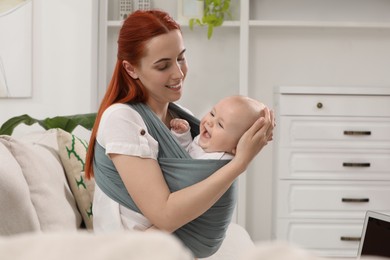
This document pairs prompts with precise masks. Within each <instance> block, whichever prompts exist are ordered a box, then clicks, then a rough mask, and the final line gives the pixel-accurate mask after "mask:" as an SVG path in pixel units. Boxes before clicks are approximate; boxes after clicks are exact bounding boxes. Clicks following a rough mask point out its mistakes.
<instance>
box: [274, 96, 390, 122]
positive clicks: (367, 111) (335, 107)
mask: <svg viewBox="0 0 390 260" xmlns="http://www.w3.org/2000/svg"><path fill="white" fill-rule="evenodd" d="M278 106H279V107H278V111H279V114H280V115H305V116H377V117H389V116H390V96H369V95H310V94H300V95H294V94H287V95H286V94H282V95H280V96H279V100H278Z"/></svg>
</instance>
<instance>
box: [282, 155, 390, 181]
mask: <svg viewBox="0 0 390 260" xmlns="http://www.w3.org/2000/svg"><path fill="white" fill-rule="evenodd" d="M275 162H276V166H275V170H276V172H277V176H278V178H279V179H290V180H291V179H306V180H307V179H311V180H314V179H317V180H320V179H322V180H324V179H325V180H326V179H327V180H370V181H373V180H389V181H390V149H389V150H368V149H351V150H344V149H302V148H301V149H299V148H293V149H291V148H280V149H278V151H277V160H276V161H275Z"/></svg>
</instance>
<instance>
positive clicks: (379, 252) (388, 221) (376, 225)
mask: <svg viewBox="0 0 390 260" xmlns="http://www.w3.org/2000/svg"><path fill="white" fill-rule="evenodd" d="M360 256H382V257H390V215H386V214H383V213H379V212H374V211H367V212H366V217H365V219H364V224H363V230H362V236H361V240H360V243H359V250H358V257H360Z"/></svg>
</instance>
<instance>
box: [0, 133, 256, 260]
mask: <svg viewBox="0 0 390 260" xmlns="http://www.w3.org/2000/svg"><path fill="white" fill-rule="evenodd" d="M33 129H35V130H34V131H31V132H30V133H23V134H21V133H15V134H13V135H11V136H9V135H0V207H1V210H0V237H1V240H0V248H1V246H2V245H3V246H4V248H13V246H12V244H13V243H14V244H26V245H27V244H29V246H28V247H26V246H23V248H24V250H22V251H21V250H20V247H15V248H14V249H15V250H16V251H14V252H8V253H9V254H11V255H12V253H18V254H21V253H22V252H25V253H26V255H25V256H28V255H30V256H31V254H29V253H28V251H29V250H28V249H29V248H30V249H31V250H32V248H36V249H38V248H39V247H40V245H42V248H41V249H42V252H44V251H45V250H44V248H47V247H48V245H50V247H53V248H56V247H61V246H60V245H58V244H64V243H65V244H67V246H66V247H68V249H70V248H72V245H73V246H77V245H78V244H79V243H80V241H84V240H90V241H91V243H94V244H96V245H98V244H99V243H102V241H107V246H105V247H103V248H106V249H107V250H108V251H109V250H110V248H111V247H114V246H113V245H112V246H111V244H112V241H115V240H117V239H118V238H121V239H123V241H129V243H134V244H137V243H136V242H135V241H137V240H140V241H145V240H149V241H155V242H154V244H155V246H156V247H155V248H156V249H157V248H158V249H159V250H146V251H148V252H153V253H154V254H155V256H156V255H158V257H159V258H158V259H163V258H161V257H162V251H163V249H166V248H169V247H167V246H164V247H162V246H161V245H163V244H164V243H162V242H161V241H162V240H164V241H166V240H167V241H166V242H167V244H170V245H171V246H172V249H174V250H173V251H175V250H176V252H177V251H180V250H178V249H181V250H182V252H181V253H183V252H184V253H183V254H186V253H187V254H188V252H187V251H186V250H185V249H184V247H182V246H181V244H180V242H179V241H177V240H176V238H174V237H173V236H172V235H166V236H164V235H161V234H160V235H156V234H150V233H149V232H144V233H148V234H139V233H138V232H136V233H135V234H134V232H119V234H115V235H114V234H94V233H93V214H92V200H93V191H94V185H95V184H94V182H93V181H90V180H86V179H85V178H84V172H83V169H84V160H85V155H86V150H87V146H88V143H87V141H86V140H88V134H89V131H83V130H82V129H81V131H80V129H79V131H77V129H76V131H74V132H72V133H68V132H66V131H64V130H62V129H59V128H58V129H49V130H39V129H37V128H34V127H33ZM23 131H25V130H23ZM23 131H22V132H23ZM16 132H17V131H16ZM158 233H162V232H158ZM228 236H229V238H232V239H226V240H225V241H226V242H225V243H224V244H226V245H223V246H222V247H221V250H220V251H219V252H218V253H216V254H215V255H213V256H211V257H209V258H208V259H224V260H228V259H237V255H235V256H233V255H234V253H235V252H242V250H244V251H245V249H246V248H250V247H253V244H254V243H253V242H252V240H251V239H250V237H249V235H248V233H247V232H246V231H245V229H243V228H242V227H240V226H239V225H237V224H234V223H232V224H231V227H229V230H228ZM148 237H149V239H148ZM71 238H72V239H73V240H74V242H73V243H69V242H65V241H70V240H72V239H71ZM114 238H116V239H114ZM40 240H42V243H38V241H40ZM170 240H171V243H169V241H170ZM172 240H173V242H172ZM230 240H232V241H231V242H229V241H230ZM28 241H30V242H28ZM31 241H34V243H31ZM56 241H57V242H56ZM60 241H62V242H60ZM76 241H78V242H76ZM132 241H133V242H132ZM158 241H159V242H158ZM175 243H176V244H175ZM229 243H231V244H232V245H229ZM45 244H46V245H45ZM103 244H104V243H103ZM121 244H123V243H120V244H117V246H118V247H120V245H121ZM152 244H153V243H149V246H151V245H152ZM62 246H63V245H62ZM84 246H86V245H83V247H84ZM175 246H176V247H175ZM66 247H65V248H66ZM4 248H3V249H1V250H0V259H6V258H3V257H2V252H4ZM18 248H19V249H18ZM141 248H142V247H140V246H137V247H135V248H133V249H132V250H130V251H131V252H132V253H134V252H135V251H137V250H138V249H139V250H141ZM224 248H226V249H224ZM74 249H75V248H72V249H71V250H65V249H62V251H64V252H63V253H61V254H60V253H58V252H60V251H61V250H60V251H58V252H57V254H58V256H57V257H56V258H55V259H60V258H59V257H61V256H69V254H71V251H73V252H77V250H74ZM128 249H129V248H127V251H128ZM9 250H11V249H9ZM11 251H12V250H11ZM39 251H40V250H37V251H36V253H37V255H39ZM168 251H169V250H168ZM30 253H31V252H30ZM53 253H55V252H53ZM65 253H66V254H65ZM94 253H96V252H95V251H94ZM46 254H47V259H54V258H53V257H49V253H48V252H46ZM67 254H68V255H67ZM78 254H79V258H75V257H73V256H72V259H81V255H82V254H80V253H78ZM89 254H90V258H91V259H103V258H98V257H101V256H103V255H105V254H103V253H102V252H100V253H99V254H98V255H96V257H97V258H95V257H93V258H92V256H91V254H92V252H89ZM3 256H4V255H3ZM18 256H19V255H15V254H14V255H12V257H10V255H8V259H19V258H18ZM22 256H23V255H22V254H21V257H22ZM170 257H171V255H170ZM20 259H24V258H20ZM25 259H34V258H25ZM36 259H42V258H36ZM61 259H62V258H61ZM64 259H65V258H64ZM67 259H69V258H67ZM83 259H85V258H83ZM105 259H115V258H105ZM129 259H133V258H129ZM134 259H148V258H134ZM150 259H157V257H156V258H150ZM166 259H174V258H169V257H168V258H166ZM175 259H176V258H175ZM177 259H184V258H177Z"/></svg>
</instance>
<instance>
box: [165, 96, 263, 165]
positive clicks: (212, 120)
mask: <svg viewBox="0 0 390 260" xmlns="http://www.w3.org/2000/svg"><path fill="white" fill-rule="evenodd" d="M264 107H265V106H264V104H263V103H260V102H258V101H257V100H254V99H251V98H249V97H244V96H229V97H226V98H224V99H222V100H220V101H219V102H218V103H217V104H216V105H215V106H214V107H213V108H212V109H211V111H210V112H209V113H208V114H206V115H205V116H204V117H203V118H202V120H201V121H200V126H199V128H200V129H199V132H200V134H199V135H198V136H196V137H195V138H194V140H192V138H191V134H190V126H189V124H188V122H187V121H186V120H184V119H179V118H175V119H172V120H171V123H170V126H171V131H172V133H173V134H174V135H175V136H176V137H177V139H178V140H179V142H180V144H181V145H182V146H183V147H184V148H185V149H186V150H187V152H188V153H189V155H190V156H191V157H192V158H194V159H232V158H233V156H234V154H235V152H236V146H237V144H238V141H239V140H240V138H241V136H242V135H243V134H244V133H245V132H246V130H248V129H249V128H250V127H251V126H252V125H253V123H254V122H255V121H256V120H257V119H259V117H261V116H264V111H263V109H264Z"/></svg>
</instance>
